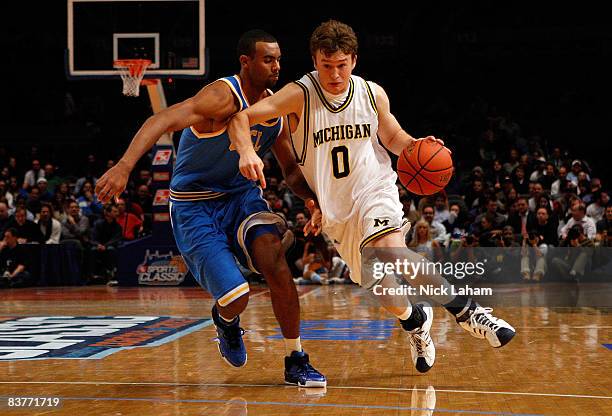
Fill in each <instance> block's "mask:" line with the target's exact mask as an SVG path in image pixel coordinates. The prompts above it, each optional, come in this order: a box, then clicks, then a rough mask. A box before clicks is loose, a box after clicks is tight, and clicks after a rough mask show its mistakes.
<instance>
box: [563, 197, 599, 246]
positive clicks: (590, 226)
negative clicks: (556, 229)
mask: <svg viewBox="0 0 612 416" xmlns="http://www.w3.org/2000/svg"><path fill="white" fill-rule="evenodd" d="M576 224H580V225H581V232H583V233H584V234H585V235H586V238H587V239H589V240H591V241H593V240H595V236H596V235H597V227H596V225H595V221H593V219H592V218H589V217H587V216H586V208H585V206H584V203H583V202H582V201H579V202H577V203H575V204H574V205H573V207H572V218H570V219H569V221H567V224H565V225H564V226H563V228H561V232H560V234H559V236H560V237H561V239H563V240H565V239H566V238H567V235H568V232H569V230H570V229H571V228H572V227H573V226H574V225H576Z"/></svg>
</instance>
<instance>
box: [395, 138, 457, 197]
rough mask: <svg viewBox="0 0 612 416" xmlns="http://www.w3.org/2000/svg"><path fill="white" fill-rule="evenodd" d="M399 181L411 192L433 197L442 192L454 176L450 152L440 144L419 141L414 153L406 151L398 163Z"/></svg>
mask: <svg viewBox="0 0 612 416" xmlns="http://www.w3.org/2000/svg"><path fill="white" fill-rule="evenodd" d="M397 175H398V176H399V180H400V182H401V183H402V185H404V186H405V187H406V189H408V190H409V191H410V192H412V193H414V194H417V195H432V194H435V193H436V192H439V191H441V190H442V189H444V187H445V186H446V185H447V184H448V182H449V181H450V178H451V176H452V175H453V159H452V158H451V153H450V150H448V149H447V148H446V147H444V146H442V145H441V144H440V143H438V142H434V141H429V140H427V141H425V140H419V141H417V142H416V144H415V146H414V149H413V150H412V153H408V150H407V149H404V151H402V153H401V154H400V156H399V159H398V161H397Z"/></svg>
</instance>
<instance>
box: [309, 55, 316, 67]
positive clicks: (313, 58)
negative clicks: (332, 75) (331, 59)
mask: <svg viewBox="0 0 612 416" xmlns="http://www.w3.org/2000/svg"><path fill="white" fill-rule="evenodd" d="M310 57H311V58H312V66H314V67H315V68H316V67H317V56H316V55H310Z"/></svg>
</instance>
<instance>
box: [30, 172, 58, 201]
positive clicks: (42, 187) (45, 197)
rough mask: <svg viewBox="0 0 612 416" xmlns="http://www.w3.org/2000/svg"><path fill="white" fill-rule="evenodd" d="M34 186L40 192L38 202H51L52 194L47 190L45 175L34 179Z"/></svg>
mask: <svg viewBox="0 0 612 416" xmlns="http://www.w3.org/2000/svg"><path fill="white" fill-rule="evenodd" d="M36 187H37V188H38V191H39V194H40V196H39V197H38V199H39V200H40V202H51V201H52V200H53V194H52V193H51V192H49V190H48V182H47V178H46V177H45V178H38V180H37V181H36ZM32 189H34V188H32Z"/></svg>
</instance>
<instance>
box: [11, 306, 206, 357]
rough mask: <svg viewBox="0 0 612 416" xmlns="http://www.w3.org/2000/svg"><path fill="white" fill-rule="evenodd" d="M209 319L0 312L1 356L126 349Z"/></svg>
mask: <svg viewBox="0 0 612 416" xmlns="http://www.w3.org/2000/svg"><path fill="white" fill-rule="evenodd" d="M211 323H212V320H210V319H197V318H172V317H169V316H30V317H20V316H9V317H0V338H1V339H2V348H0V361H13V360H31V359H38V360H40V359H51V358H53V359H55V358H76V359H100V358H104V357H106V356H108V355H110V354H113V353H115V352H117V351H121V350H125V349H131V348H136V347H156V346H158V345H162V344H165V343H166V342H170V341H172V340H174V339H176V338H178V337H182V336H183V335H187V334H189V333H191V332H193V331H195V330H198V329H200V328H203V327H205V326H208V325H210V324H211Z"/></svg>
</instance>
